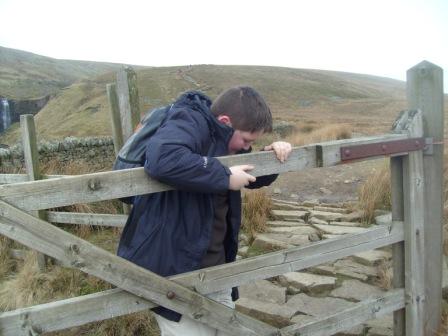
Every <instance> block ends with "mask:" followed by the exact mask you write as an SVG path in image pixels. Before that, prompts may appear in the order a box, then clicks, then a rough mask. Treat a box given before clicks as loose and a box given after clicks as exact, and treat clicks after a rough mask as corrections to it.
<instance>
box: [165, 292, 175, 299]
mask: <svg viewBox="0 0 448 336" xmlns="http://www.w3.org/2000/svg"><path fill="white" fill-rule="evenodd" d="M166 297H167V298H168V299H170V300H172V299H174V298H175V297H176V294H175V293H174V292H171V291H169V292H168V293H166Z"/></svg>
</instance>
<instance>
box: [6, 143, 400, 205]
mask: <svg viewBox="0 0 448 336" xmlns="http://www.w3.org/2000/svg"><path fill="white" fill-rule="evenodd" d="M407 138H409V137H408V136H407V135H405V134H386V135H382V136H376V137H366V138H360V139H348V140H338V141H331V142H326V143H321V144H315V145H309V146H304V147H298V148H295V149H293V151H292V153H291V155H290V157H289V158H288V160H287V161H286V162H285V163H280V162H279V161H278V160H275V159H273V154H272V152H258V153H250V154H244V155H233V156H228V157H222V158H219V160H220V161H221V162H222V163H223V164H224V165H226V166H234V165H241V164H252V165H254V166H255V168H254V170H253V171H251V174H252V175H254V176H262V175H268V174H275V173H278V174H281V173H286V172H292V171H300V170H304V169H307V168H316V167H328V166H334V165H336V164H339V163H341V158H340V153H339V151H340V148H341V147H343V146H346V145H347V144H365V143H375V142H378V143H380V142H382V141H385V140H390V139H397V140H398V139H407ZM316 148H319V149H320V150H319V152H320V153H323V154H324V156H323V157H322V158H317V157H316ZM404 154H405V153H404ZM380 157H381V156H380ZM317 161H319V162H322V164H321V165H318V164H317ZM171 189H173V188H172V187H170V186H167V185H165V184H162V183H160V182H158V181H156V180H153V179H151V178H149V177H148V175H147V174H146V173H145V171H144V169H143V168H134V169H125V170H121V171H110V172H100V173H92V174H84V175H76V176H66V177H62V178H54V179H48V180H40V181H35V182H22V183H15V184H4V185H1V186H0V198H1V199H3V200H4V201H6V202H8V203H10V204H13V205H15V206H17V207H18V208H21V209H24V210H27V211H29V210H41V209H48V208H52V207H60V206H66V205H71V204H76V203H86V202H97V201H105V200H110V199H116V198H121V197H129V196H134V195H142V194H149V193H155V192H160V191H166V190H171ZM36 195H39V196H38V197H36Z"/></svg>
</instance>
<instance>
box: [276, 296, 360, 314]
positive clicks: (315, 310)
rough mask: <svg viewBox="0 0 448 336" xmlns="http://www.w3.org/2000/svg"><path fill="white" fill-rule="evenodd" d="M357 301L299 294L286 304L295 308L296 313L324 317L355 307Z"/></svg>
mask: <svg viewBox="0 0 448 336" xmlns="http://www.w3.org/2000/svg"><path fill="white" fill-rule="evenodd" d="M354 304H355V303H353V302H349V301H345V300H343V299H337V298H330V297H325V298H317V297H311V296H308V295H306V294H303V293H301V294H297V295H294V296H293V297H292V298H290V299H289V300H288V302H286V303H285V305H284V306H286V307H289V308H290V309H292V310H294V311H295V313H296V314H297V313H300V314H305V315H311V316H315V317H324V316H329V315H332V314H334V313H335V312H339V311H342V310H344V309H348V308H350V307H353V305H354Z"/></svg>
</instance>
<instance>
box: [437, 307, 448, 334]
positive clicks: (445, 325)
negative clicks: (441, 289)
mask: <svg viewBox="0 0 448 336" xmlns="http://www.w3.org/2000/svg"><path fill="white" fill-rule="evenodd" d="M446 335H448V311H445V312H443V313H442V320H441V323H440V329H439V330H438V331H437V334H436V336H446Z"/></svg>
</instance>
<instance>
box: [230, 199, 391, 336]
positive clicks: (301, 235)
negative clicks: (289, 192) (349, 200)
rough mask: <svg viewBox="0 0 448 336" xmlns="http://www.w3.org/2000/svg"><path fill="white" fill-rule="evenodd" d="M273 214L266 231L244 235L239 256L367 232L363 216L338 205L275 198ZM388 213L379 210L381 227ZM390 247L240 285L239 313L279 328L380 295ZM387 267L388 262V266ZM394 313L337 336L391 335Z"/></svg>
mask: <svg viewBox="0 0 448 336" xmlns="http://www.w3.org/2000/svg"><path fill="white" fill-rule="evenodd" d="M274 208H275V210H274V211H273V216H274V218H275V220H271V221H269V222H268V229H267V232H265V233H259V234H257V235H256V237H255V239H254V241H253V243H252V244H251V245H250V246H248V245H247V243H248V239H247V237H246V236H245V235H241V236H240V249H239V252H238V254H239V257H240V258H246V257H248V256H253V255H256V254H259V253H261V252H262V251H266V252H269V251H273V250H279V249H286V248H292V247H296V246H306V245H309V244H313V243H314V242H316V241H320V240H322V239H331V238H337V237H341V236H342V235H345V234H350V233H358V232H363V231H365V230H366V228H365V227H364V226H363V225H362V223H361V217H362V214H361V213H360V212H357V211H353V210H351V209H350V208H349V207H345V206H344V205H340V204H319V203H317V202H305V203H296V202H290V201H280V200H274ZM389 218H390V215H389V214H381V216H379V217H378V220H377V221H378V224H377V225H384V224H385V223H387V222H388V219H389ZM391 257H392V255H391V252H390V250H388V248H384V249H380V250H372V251H367V252H363V253H358V254H356V255H354V256H351V257H347V258H343V259H340V260H335V261H334V262H331V263H326V264H322V265H318V266H315V267H312V268H309V269H306V270H301V271H298V272H290V273H286V274H283V275H281V276H278V277H274V278H271V279H268V280H259V281H254V282H251V283H249V284H246V285H244V286H241V287H240V299H239V300H238V301H237V302H236V307H237V309H238V310H239V311H241V312H243V313H246V314H248V315H251V316H253V317H255V318H258V319H260V320H263V321H265V322H266V323H269V324H272V325H274V326H277V327H284V326H287V325H291V324H295V323H303V324H305V323H309V322H311V321H313V320H315V319H316V318H318V317H321V316H328V315H331V314H334V313H336V312H340V311H341V310H343V309H347V308H349V307H351V306H353V305H354V304H355V303H356V302H360V301H363V300H367V299H369V298H373V297H377V296H381V295H383V294H384V291H385V289H382V288H380V287H379V284H381V283H390V281H388V280H390V279H381V276H382V274H384V273H385V272H380V268H381V267H383V268H384V267H388V265H390V260H391ZM385 265H386V266H385ZM392 325H393V320H392V315H391V316H386V317H384V318H381V319H376V320H372V321H368V322H366V323H364V324H362V325H359V326H357V327H355V328H353V329H351V330H347V331H344V332H341V333H338V334H337V335H353V336H361V335H366V336H374V335H375V336H388V335H393V332H392Z"/></svg>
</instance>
